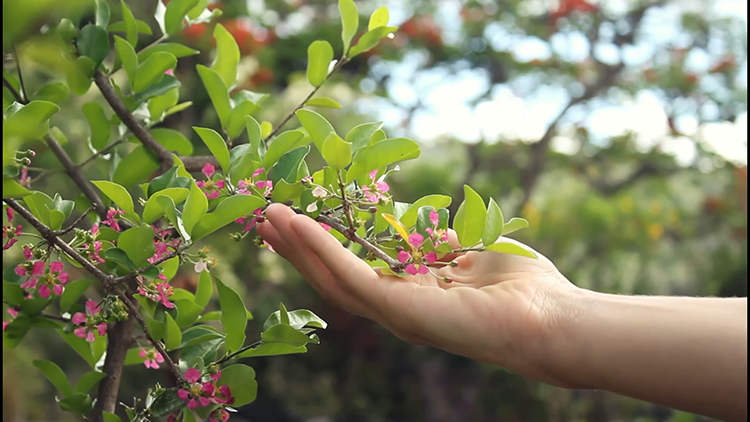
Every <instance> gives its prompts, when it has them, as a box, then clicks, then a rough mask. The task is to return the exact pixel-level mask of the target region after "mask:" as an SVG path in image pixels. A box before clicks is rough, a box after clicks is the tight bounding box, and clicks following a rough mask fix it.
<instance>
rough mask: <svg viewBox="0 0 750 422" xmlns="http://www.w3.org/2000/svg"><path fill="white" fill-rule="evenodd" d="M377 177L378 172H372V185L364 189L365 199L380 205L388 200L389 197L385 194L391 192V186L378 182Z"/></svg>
mask: <svg viewBox="0 0 750 422" xmlns="http://www.w3.org/2000/svg"><path fill="white" fill-rule="evenodd" d="M377 175H378V171H377V170H373V171H371V172H370V180H372V184H371V185H369V186H363V187H362V190H363V191H364V195H365V199H367V200H368V201H369V202H374V203H378V202H380V200H381V199H382V200H384V201H387V200H388V196H387V195H385V193H386V192H388V191H389V190H390V186H388V183H385V182H376V181H375V178H376V177H377Z"/></svg>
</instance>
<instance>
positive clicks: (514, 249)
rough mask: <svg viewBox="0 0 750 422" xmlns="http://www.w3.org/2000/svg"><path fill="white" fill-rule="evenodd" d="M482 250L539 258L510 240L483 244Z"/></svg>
mask: <svg viewBox="0 0 750 422" xmlns="http://www.w3.org/2000/svg"><path fill="white" fill-rule="evenodd" d="M484 250H485V251H490V252H498V253H505V254H510V255H519V256H525V257H528V258H534V259H539V257H538V256H537V255H536V254H535V253H534V252H531V251H530V250H528V249H525V248H524V247H522V246H519V245H517V244H515V243H510V242H500V243H493V244H491V245H487V246H485V248H484Z"/></svg>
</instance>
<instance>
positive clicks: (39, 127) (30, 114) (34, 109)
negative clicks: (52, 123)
mask: <svg viewBox="0 0 750 422" xmlns="http://www.w3.org/2000/svg"><path fill="white" fill-rule="evenodd" d="M58 111H60V107H58V106H57V104H54V103H51V102H49V101H32V102H30V103H28V104H26V105H25V106H21V107H20V108H18V110H17V111H16V112H15V113H14V114H12V115H10V116H8V115H7V113H6V115H5V121H4V122H3V147H4V148H5V146H6V145H5V144H6V143H8V142H9V140H10V138H13V137H18V138H20V139H19V140H20V141H25V140H29V139H40V138H41V137H42V136H44V135H45V134H46V133H47V129H48V127H49V124H48V122H47V121H48V120H49V118H50V117H52V115H53V114H55V113H57V112H58ZM6 152H8V153H9V154H6ZM15 152H16V149H15V148H13V149H12V150H10V151H8V150H6V149H3V163H4V164H5V165H7V164H9V163H10V160H11V159H12V158H13V156H14V154H15Z"/></svg>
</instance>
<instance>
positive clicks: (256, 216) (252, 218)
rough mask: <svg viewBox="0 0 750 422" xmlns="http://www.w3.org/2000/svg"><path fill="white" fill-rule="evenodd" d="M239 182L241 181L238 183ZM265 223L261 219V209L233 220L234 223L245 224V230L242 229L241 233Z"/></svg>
mask: <svg viewBox="0 0 750 422" xmlns="http://www.w3.org/2000/svg"><path fill="white" fill-rule="evenodd" d="M240 182H241V181H240ZM263 221H265V219H264V218H263V209H262V208H257V209H256V210H254V211H253V213H252V214H248V215H246V216H244V217H240V218H238V219H236V220H234V222H235V223H238V224H243V223H245V228H244V229H242V233H245V232H249V231H250V230H252V229H253V228H254V227H255V226H256V225H258V224H260V223H262V222H263Z"/></svg>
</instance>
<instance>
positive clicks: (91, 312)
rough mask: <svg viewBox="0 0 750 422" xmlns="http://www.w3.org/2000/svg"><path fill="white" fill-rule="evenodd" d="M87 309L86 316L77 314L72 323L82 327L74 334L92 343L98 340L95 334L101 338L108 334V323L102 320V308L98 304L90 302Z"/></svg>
mask: <svg viewBox="0 0 750 422" xmlns="http://www.w3.org/2000/svg"><path fill="white" fill-rule="evenodd" d="M85 307H86V314H84V313H83V312H76V313H75V314H74V315H73V318H72V319H71V322H73V324H75V325H80V327H78V328H76V329H75V330H73V334H75V335H76V336H77V337H80V338H82V339H85V340H86V341H87V342H89V343H90V342H92V341H94V340H95V339H96V336H95V335H94V333H97V334H99V336H104V335H105V334H107V323H106V322H105V321H104V320H103V319H102V318H101V314H100V313H101V308H100V307H99V306H98V305H97V303H96V302H94V301H93V300H89V301H87V302H86V306H85Z"/></svg>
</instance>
